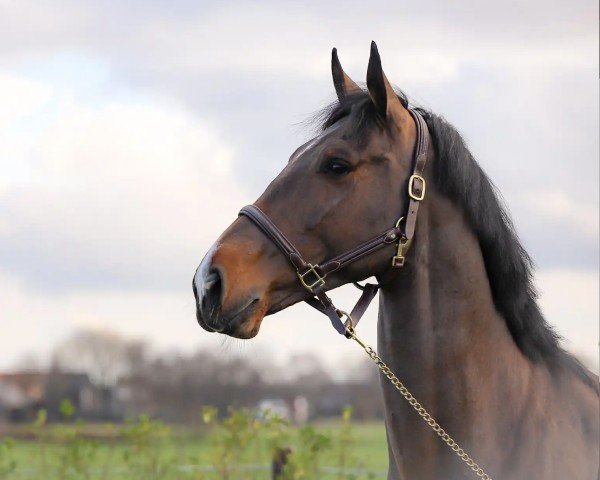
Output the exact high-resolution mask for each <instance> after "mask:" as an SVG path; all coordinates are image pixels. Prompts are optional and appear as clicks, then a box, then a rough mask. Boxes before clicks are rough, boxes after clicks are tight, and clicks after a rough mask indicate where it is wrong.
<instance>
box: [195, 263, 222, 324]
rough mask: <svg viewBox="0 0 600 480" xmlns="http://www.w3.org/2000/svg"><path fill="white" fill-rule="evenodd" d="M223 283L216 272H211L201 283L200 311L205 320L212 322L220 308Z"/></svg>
mask: <svg viewBox="0 0 600 480" xmlns="http://www.w3.org/2000/svg"><path fill="white" fill-rule="evenodd" d="M222 287H223V281H222V279H221V275H220V274H219V272H218V271H217V270H213V271H211V272H210V273H209V274H208V275H207V276H206V277H205V278H204V281H203V282H202V286H201V288H202V291H201V292H199V293H200V297H201V299H202V302H201V305H200V307H201V309H202V312H203V313H204V315H205V317H206V318H207V319H210V320H211V321H213V322H214V320H215V319H216V318H217V316H218V313H219V308H220V307H221V300H222V299H221V296H222V293H223V288H222Z"/></svg>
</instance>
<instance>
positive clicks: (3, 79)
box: [0, 73, 52, 132]
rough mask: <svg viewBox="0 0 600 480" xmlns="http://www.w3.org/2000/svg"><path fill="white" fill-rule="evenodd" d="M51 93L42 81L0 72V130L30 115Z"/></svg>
mask: <svg viewBox="0 0 600 480" xmlns="http://www.w3.org/2000/svg"><path fill="white" fill-rule="evenodd" d="M51 95H52V89H51V88H49V87H48V86H47V85H44V84H43V83H42V82H38V81H35V80H30V79H26V78H19V77H16V76H13V75H7V74H3V73H0V132H2V131H3V130H5V129H6V128H7V126H9V125H10V124H11V123H12V122H16V121H17V120H18V119H19V118H21V117H26V116H28V115H31V114H32V113H33V112H35V111H36V110H37V109H39V108H40V106H41V105H42V104H44V103H45V102H47V101H48V100H49V99H50V97H51Z"/></svg>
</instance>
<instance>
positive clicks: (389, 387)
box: [192, 43, 600, 480]
mask: <svg viewBox="0 0 600 480" xmlns="http://www.w3.org/2000/svg"><path fill="white" fill-rule="evenodd" d="M332 75H333V83H334V87H335V91H336V93H337V100H336V101H335V102H334V103H333V104H332V105H330V106H329V107H327V108H325V109H324V110H323V111H322V112H321V113H320V116H319V119H320V127H321V128H320V131H319V133H318V135H317V136H316V137H315V138H313V139H311V140H310V141H308V142H307V143H305V144H304V145H302V146H300V147H299V148H298V149H297V150H296V151H295V152H293V154H292V155H291V157H290V159H289V161H288V163H287V165H286V166H285V168H284V169H283V170H282V171H281V173H280V174H279V175H278V176H277V177H276V178H275V179H274V180H273V181H272V182H271V184H270V185H269V186H268V187H267V189H266V190H265V191H264V193H263V194H262V195H261V196H260V197H259V198H258V199H257V200H256V202H255V203H254V206H253V207H252V209H253V210H249V209H248V207H246V210H245V211H244V210H243V211H242V215H240V216H239V217H238V218H237V219H235V221H234V222H233V223H232V224H231V225H230V226H229V227H228V228H227V229H226V230H225V232H223V234H222V235H221V236H220V237H219V238H218V240H217V241H216V242H215V243H214V245H213V246H212V247H211V248H210V250H209V252H208V253H207V254H206V255H205V257H204V259H203V260H202V262H201V263H200V265H199V267H198V269H197V270H196V273H195V275H194V279H193V282H192V284H193V291H194V296H195V299H196V306H197V309H196V316H197V321H198V323H199V324H200V325H201V326H202V327H203V328H204V329H205V330H207V331H209V332H219V333H222V334H225V335H229V336H232V337H237V338H252V337H254V336H255V335H256V334H257V333H258V331H259V329H260V325H261V322H262V320H263V319H264V317H265V316H267V315H272V314H274V313H276V312H278V311H280V310H282V309H284V308H287V307H289V306H291V305H293V304H295V303H298V302H301V301H309V302H312V303H313V304H314V303H317V302H316V300H318V303H320V304H321V305H320V306H319V305H317V306H318V307H319V309H321V310H322V311H325V312H326V313H328V314H330V313H331V312H332V311H334V312H335V313H336V314H337V315H340V314H342V312H341V311H339V310H337V309H333V310H332V308H331V305H329V306H328V305H326V299H327V298H328V297H327V296H326V294H325V293H324V292H325V291H327V290H329V289H333V288H336V287H339V286H341V285H344V284H348V283H351V282H358V281H361V280H364V279H366V278H369V277H375V278H376V279H377V281H378V285H377V287H378V289H379V292H380V295H379V315H378V325H377V331H378V340H377V349H378V351H379V355H380V357H381V358H382V359H383V361H384V362H385V364H387V366H388V367H389V370H390V371H391V372H393V373H394V374H395V375H396V376H397V377H398V378H400V379H401V380H402V382H403V384H404V385H406V388H407V389H410V392H412V394H414V398H416V399H418V401H419V402H420V404H419V405H420V406H421V405H422V406H423V408H424V409H426V410H427V412H429V413H430V414H431V416H432V418H435V420H436V421H437V422H439V425H441V426H442V427H443V429H444V432H448V435H449V436H450V435H451V437H452V438H453V439H455V440H456V442H457V445H460V448H461V450H460V452H468V453H469V455H470V456H471V457H470V458H473V459H474V460H476V462H477V465H478V466H481V471H476V470H475V469H473V468H472V469H473V470H474V471H475V473H476V475H475V474H473V472H469V469H468V468H467V466H465V464H464V462H462V461H461V458H459V457H458V456H457V455H456V454H455V451H453V450H452V449H450V448H447V446H446V445H444V443H443V442H441V441H440V439H439V438H438V436H439V435H438V436H436V435H435V433H434V432H432V431H431V429H430V428H429V426H428V425H427V424H426V423H425V422H423V421H422V420H421V418H420V416H419V415H418V414H417V413H416V412H415V409H414V408H413V407H412V406H411V405H410V403H408V402H405V401H404V400H405V399H403V398H402V396H401V395H399V393H398V391H397V388H396V387H397V385H396V386H395V385H394V384H393V383H392V382H389V381H388V378H389V376H386V375H381V387H382V389H383V397H384V405H385V412H386V413H385V426H386V434H387V441H388V454H389V467H388V479H389V480H399V479H403V480H404V479H411V480H413V479H423V480H431V479H444V480H454V479H464V478H471V477H469V474H472V475H473V477H475V476H479V477H481V478H492V477H493V478H494V479H496V480H524V479H532V478H535V479H544V480H564V479H569V480H575V479H577V480H591V479H597V478H599V461H600V460H599V435H600V428H599V415H598V412H599V385H598V377H597V376H596V375H594V374H592V373H591V372H590V371H588V370H587V369H586V368H585V367H583V366H582V365H581V363H580V362H579V361H578V360H577V359H576V358H575V357H574V356H572V355H571V354H569V353H568V352H567V351H565V350H564V349H563V348H562V347H561V343H560V337H559V336H558V335H557V334H556V333H555V331H554V330H553V329H552V327H551V326H550V325H549V324H548V323H547V321H546V320H545V318H544V316H543V315H542V313H541V311H540V308H539V306H538V303H537V295H536V290H535V287H534V282H533V266H532V261H531V258H530V257H529V256H528V254H527V252H526V251H525V249H524V248H523V246H522V245H521V243H520V242H519V239H518V237H517V235H516V232H515V230H514V227H513V225H512V223H511V221H510V217H509V215H508V212H507V210H506V208H505V207H504V206H503V204H502V203H501V202H500V201H499V198H498V195H497V193H496V190H495V188H494V187H493V185H492V183H491V182H490V180H489V179H488V177H487V176H486V174H485V173H484V171H483V170H482V169H481V167H480V166H479V165H478V163H477V162H476V161H475V159H474V157H473V155H472V154H471V153H470V152H469V150H468V148H467V146H466V145H465V142H464V141H463V139H462V138H461V136H460V134H459V133H458V132H457V131H456V129H455V128H453V127H452V126H451V125H450V124H449V123H448V122H447V121H446V120H445V119H444V118H442V117H441V116H439V115H436V114H435V113H432V112H430V111H427V110H425V109H422V108H413V107H412V106H410V105H409V103H408V100H407V97H406V96H405V94H404V93H403V92H401V91H399V90H395V89H394V88H393V87H392V86H391V84H390V82H389V81H388V79H387V77H386V75H385V73H384V72H383V69H382V66H381V58H380V55H379V52H378V50H377V46H376V45H375V43H372V45H371V52H370V58H369V64H368V69H367V81H366V88H361V87H360V86H359V85H358V84H357V83H355V82H354V81H353V80H352V79H351V78H350V77H349V76H348V75H347V74H346V73H345V72H344V71H343V69H342V66H341V64H340V61H339V59H338V56H337V51H336V49H334V50H333V53H332ZM418 118H422V119H423V120H424V125H423V126H422V128H420V126H419V125H420V124H419V122H418V121H417V119H418ZM421 130H423V131H424V132H423V133H420V132H421ZM419 135H421V137H419ZM423 142H425V144H426V145H429V146H430V148H427V149H426V151H424V152H421V153H422V155H423V157H422V163H421V167H422V174H420V175H417V174H415V168H416V167H415V166H414V162H415V155H416V153H415V149H416V148H417V146H418V145H421V144H422V143H423ZM425 161H426V163H423V162H425ZM411 173H412V174H411ZM415 183H416V184H417V187H415ZM415 202H416V203H415ZM415 205H416V206H417V207H418V206H419V205H420V209H419V217H418V223H416V224H415V221H416V213H415V215H414V216H413V217H410V218H412V222H413V225H412V226H413V228H414V237H413V238H411V241H410V244H409V242H406V241H403V240H402V239H403V238H404V240H406V239H407V237H406V232H405V230H406V229H407V227H408V226H407V225H404V230H403V227H402V225H403V221H404V222H407V220H406V216H407V215H408V216H410V215H411V212H412V210H411V209H414V208H415ZM252 211H254V212H255V214H256V215H259V214H258V213H256V212H260V216H261V218H258V217H257V216H256V215H255V217H254V218H252ZM401 217H404V220H403V219H402V218H401ZM261 222H262V223H261ZM398 225H400V227H398ZM415 226H416V228H415ZM390 229H391V230H390ZM382 231H383V232H387V233H385V235H387V236H385V238H384V237H380V238H384V240H382V241H379V244H378V248H374V249H372V250H370V251H369V254H368V255H358V256H355V258H353V260H355V261H352V262H350V263H349V264H347V265H344V266H343V268H337V269H334V271H331V272H328V273H327V275H325V273H323V272H322V271H321V270H319V269H318V268H317V267H318V265H317V266H314V265H313V264H308V263H307V262H305V261H304V260H301V259H300V255H299V252H302V255H303V256H304V257H303V258H308V259H311V260H312V261H321V260H323V259H326V258H331V257H332V256H335V255H338V254H339V253H340V252H343V251H347V250H350V251H352V249H353V248H355V247H356V246H357V245H366V244H367V243H368V242H369V241H370V240H369V239H370V238H372V236H373V235H374V234H375V233H379V232H382ZM396 234H398V235H396ZM390 239H394V240H397V241H394V242H392V241H388V240H390ZM365 242H367V243H365ZM408 247H410V248H408ZM286 248H287V249H288V250H286ZM397 249H398V251H397ZM355 250H356V249H355ZM282 251H283V252H284V253H286V255H284V254H282ZM361 251H362V250H361ZM294 252H296V253H294ZM399 255H400V256H399ZM336 258H339V256H338V257H336ZM392 258H393V260H392ZM398 258H401V259H402V261H401V262H397V259H398ZM391 260H392V261H391ZM290 261H291V263H292V264H293V265H292V266H293V267H294V266H295V267H296V268H290ZM298 262H299V264H300V265H303V266H304V267H306V271H301V270H300V267H299V266H298V265H297V263H298ZM329 263H331V262H329ZM334 263H335V262H334ZM338 263H339V262H338ZM321 265H323V262H321ZM295 269H297V270H298V271H297V272H296V271H294V270H295ZM308 274H310V280H308V279H307V277H306V275H308ZM325 276H326V277H327V278H326V280H325ZM299 280H300V282H299ZM306 287H308V288H306ZM317 294H318V295H319V296H318V298H315V295H317ZM324 299H325V300H324ZM367 303H368V302H367ZM313 306H315V305H313ZM363 307H364V305H363ZM359 310H360V309H359ZM345 315H347V314H345ZM350 316H352V315H350ZM330 317H331V315H330ZM332 323H333V324H334V326H336V323H335V318H333V319H332ZM352 325H353V324H350V326H349V327H348V323H346V330H347V331H346V332H343V331H342V332H340V333H345V334H348V333H352V334H353V333H354V331H353V330H352V329H351V328H352ZM296 328H297V326H296ZM462 449H464V450H462ZM463 460H464V459H463ZM484 471H485V472H486V473H483V472H484Z"/></svg>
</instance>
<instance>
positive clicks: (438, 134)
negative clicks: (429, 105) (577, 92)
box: [316, 92, 598, 390]
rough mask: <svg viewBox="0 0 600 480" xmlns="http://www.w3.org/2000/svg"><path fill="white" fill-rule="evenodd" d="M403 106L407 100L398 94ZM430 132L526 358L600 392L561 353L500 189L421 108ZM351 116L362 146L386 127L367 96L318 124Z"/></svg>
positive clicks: (442, 186)
mask: <svg viewBox="0 0 600 480" xmlns="http://www.w3.org/2000/svg"><path fill="white" fill-rule="evenodd" d="M398 97H399V98H400V101H401V102H402V103H403V105H404V106H407V105H408V101H407V99H406V96H405V95H404V94H403V93H398ZM418 111H419V112H420V113H421V114H422V115H423V117H424V118H425V121H426V122H427V126H428V128H429V131H430V134H431V137H432V140H433V147H434V149H435V153H436V158H437V161H436V162H434V164H433V166H432V167H433V171H434V172H433V175H434V178H433V179H432V180H433V182H434V183H435V185H436V188H437V189H439V191H440V192H442V193H443V194H444V195H446V196H447V197H448V198H450V199H451V200H452V201H453V202H455V203H456V204H457V205H459V206H460V207H461V208H462V210H463V211H464V213H465V215H466V217H467V219H468V221H469V224H470V225H471V228H473V231H474V232H475V234H476V236H477V238H478V239H479V245H480V247H481V252H482V255H483V259H484V263H485V268H486V271H487V275H488V278H489V282H490V285H491V290H492V296H493V299H494V303H495V305H496V308H497V310H498V311H499V313H500V314H501V315H502V316H503V317H504V319H505V321H506V323H507V326H508V329H509V330H510V333H511V335H512V337H513V339H514V341H515V343H516V344H517V346H518V347H519V349H520V350H521V352H523V354H524V355H525V356H526V357H527V358H529V359H530V360H532V361H533V362H544V363H546V364H547V365H548V367H549V368H550V369H551V370H556V369H557V368H567V369H569V370H571V371H574V372H575V373H576V374H577V375H578V376H579V377H581V378H582V379H584V381H585V382H586V383H587V384H589V385H591V386H592V387H593V388H594V389H596V390H598V385H597V382H596V381H595V380H594V379H593V377H592V376H591V375H590V373H589V372H588V371H587V369H586V368H585V367H583V366H582V365H581V363H580V362H579V361H578V360H577V359H576V358H575V357H573V356H572V355H571V354H569V353H568V352H566V351H565V350H563V348H562V347H561V345H560V340H561V339H560V336H559V335H558V334H557V333H556V332H555V331H554V330H553V329H552V327H551V326H550V325H549V324H548V323H547V322H546V320H545V318H544V316H543V315H542V312H541V311H540V309H539V306H538V304H537V292H536V289H535V287H534V285H533V263H532V260H531V258H530V257H529V255H528V254H527V252H526V251H525V249H524V248H523V246H522V245H521V242H520V241H519V238H518V236H517V234H516V232H515V230H514V227H513V224H512V221H511V219H510V215H509V214H508V212H507V210H506V208H505V207H504V205H503V204H502V202H501V201H500V200H499V198H498V194H497V192H496V189H495V187H494V185H493V184H492V182H491V181H490V179H489V178H488V176H487V175H486V174H485V172H484V171H483V170H482V169H481V167H480V166H479V164H478V163H477V162H476V160H475V159H474V157H473V155H472V154H471V152H469V149H468V148H467V146H466V144H465V142H464V140H463V139H462V137H461V135H460V134H459V133H458V131H457V130H456V129H455V128H454V127H453V126H452V125H450V124H449V123H448V122H447V121H446V120H445V119H444V118H442V117H441V116H439V115H436V114H434V113H432V112H429V111H426V110H423V109H418ZM351 112H352V117H354V119H355V121H354V123H353V125H352V127H351V128H352V133H353V134H354V135H355V136H356V138H358V139H359V141H364V139H366V138H367V136H368V133H369V132H370V131H371V129H372V128H377V127H378V128H385V126H384V125H383V122H382V120H381V119H380V118H379V116H378V115H377V112H376V110H375V108H374V106H373V104H372V102H371V101H370V99H369V97H368V95H367V94H366V93H365V92H362V93H357V94H353V95H351V96H349V97H347V98H346V99H344V100H343V101H342V102H334V103H333V104H332V105H330V106H329V107H326V108H325V109H323V110H322V111H321V112H320V113H319V114H318V115H317V117H316V118H317V119H318V120H319V121H320V128H321V129H325V128H327V127H329V126H331V125H333V124H334V123H336V122H337V121H339V120H341V119H342V118H344V117H347V116H349V115H350V113H351Z"/></svg>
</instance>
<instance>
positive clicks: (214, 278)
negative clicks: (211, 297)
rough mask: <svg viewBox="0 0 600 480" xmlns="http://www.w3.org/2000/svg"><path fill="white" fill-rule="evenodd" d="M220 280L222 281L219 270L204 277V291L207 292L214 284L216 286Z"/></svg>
mask: <svg viewBox="0 0 600 480" xmlns="http://www.w3.org/2000/svg"><path fill="white" fill-rule="evenodd" d="M220 282H221V276H220V275H219V274H218V272H211V273H209V274H208V275H207V276H206V278H205V279H204V283H203V284H202V290H203V291H204V292H207V291H208V290H210V289H211V288H212V287H213V286H215V285H216V284H217V283H220Z"/></svg>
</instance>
